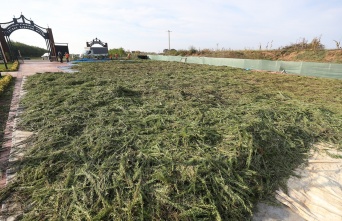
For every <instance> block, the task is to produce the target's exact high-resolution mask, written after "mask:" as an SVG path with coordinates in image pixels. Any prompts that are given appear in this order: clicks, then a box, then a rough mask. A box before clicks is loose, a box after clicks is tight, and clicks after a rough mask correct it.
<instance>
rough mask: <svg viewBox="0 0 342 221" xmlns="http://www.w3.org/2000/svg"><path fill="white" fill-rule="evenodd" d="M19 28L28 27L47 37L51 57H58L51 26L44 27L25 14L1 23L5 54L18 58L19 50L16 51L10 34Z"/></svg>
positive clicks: (0, 40) (1, 39)
mask: <svg viewBox="0 0 342 221" xmlns="http://www.w3.org/2000/svg"><path fill="white" fill-rule="evenodd" d="M19 29H28V30H32V31H34V32H36V33H38V34H39V35H40V36H42V37H43V38H44V39H45V42H46V47H47V50H48V51H49V52H50V56H51V57H56V49H55V42H54V39H53V35H52V29H51V28H43V27H41V26H39V25H37V24H35V23H34V22H33V21H32V20H30V19H27V18H26V17H25V16H24V15H23V14H21V15H20V17H19V18H13V20H12V21H10V22H5V23H0V43H1V47H2V51H3V52H4V53H5V54H4V55H3V56H8V57H9V58H10V59H11V60H15V59H18V55H19V54H18V52H15V51H14V48H13V45H12V44H11V40H10V35H11V34H12V33H13V32H14V31H16V30H19Z"/></svg>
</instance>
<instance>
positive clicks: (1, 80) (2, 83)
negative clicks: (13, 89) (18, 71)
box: [0, 75, 12, 95]
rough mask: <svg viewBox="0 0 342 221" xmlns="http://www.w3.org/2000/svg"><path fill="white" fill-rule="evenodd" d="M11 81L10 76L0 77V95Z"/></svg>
mask: <svg viewBox="0 0 342 221" xmlns="http://www.w3.org/2000/svg"><path fill="white" fill-rule="evenodd" d="M11 80H12V76H11V75H5V76H4V77H0V95H1V94H2V93H3V92H4V91H5V89H6V87H7V86H8V85H9V84H10V82H11Z"/></svg>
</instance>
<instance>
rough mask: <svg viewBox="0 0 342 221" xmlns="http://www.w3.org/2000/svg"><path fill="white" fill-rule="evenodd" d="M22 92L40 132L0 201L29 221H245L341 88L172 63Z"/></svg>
mask: <svg viewBox="0 0 342 221" xmlns="http://www.w3.org/2000/svg"><path fill="white" fill-rule="evenodd" d="M77 68H78V69H79V71H80V72H79V73H74V74H61V73H48V74H37V75H34V76H32V77H29V78H28V80H27V82H26V83H25V88H26V90H28V93H27V94H26V95H25V98H24V100H23V101H22V105H23V106H24V107H25V112H24V114H23V115H22V116H21V118H20V119H21V123H20V125H21V127H22V129H25V130H30V131H34V132H35V134H36V135H35V136H33V137H32V138H31V139H30V141H29V143H28V145H29V148H28V150H27V152H26V153H25V157H24V158H23V159H22V161H21V162H20V165H17V166H18V167H19V168H20V170H19V172H18V174H17V179H16V181H15V182H13V183H11V184H10V185H8V186H7V188H6V189H3V190H1V192H0V200H1V201H4V200H5V199H8V198H9V199H11V200H14V201H16V202H18V205H20V206H21V210H22V212H23V213H22V215H21V216H20V218H21V219H22V220H246V219H248V218H249V217H250V216H251V215H252V213H253V212H252V211H253V207H254V206H255V205H256V203H257V202H258V201H259V200H263V199H266V198H268V197H270V196H272V193H273V192H274V191H275V190H276V189H277V188H279V187H284V183H285V181H286V178H288V177H289V176H290V175H291V174H292V173H293V172H292V171H293V170H294V168H296V167H297V166H298V165H299V164H301V163H303V162H305V159H307V156H308V150H309V149H310V147H311V145H312V144H313V143H315V142H317V141H326V142H332V143H335V144H337V145H339V146H341V140H342V139H341V136H342V135H341V128H342V120H341V119H342V102H341V96H342V93H341V92H342V81H339V80H328V79H316V78H307V77H299V76H292V75H280V74H267V73H261V72H246V71H243V70H240V69H231V68H227V67H214V66H205V65H194V64H184V63H172V62H157V61H144V62H126V63H123V62H116V61H115V62H108V63H100V64H96V63H91V64H86V63H85V64H82V65H81V66H78V67H77Z"/></svg>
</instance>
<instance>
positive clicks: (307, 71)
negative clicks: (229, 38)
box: [148, 55, 342, 79]
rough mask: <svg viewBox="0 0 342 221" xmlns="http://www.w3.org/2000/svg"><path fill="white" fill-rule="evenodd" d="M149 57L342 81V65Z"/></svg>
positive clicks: (151, 56) (150, 56)
mask: <svg viewBox="0 0 342 221" xmlns="http://www.w3.org/2000/svg"><path fill="white" fill-rule="evenodd" d="M148 57H149V58H150V59H152V60H159V61H177V62H185V63H193V64H207V65H215V66H229V67H235V68H242V69H246V70H263V71H276V72H282V71H285V72H286V73H290V74H299V75H305V76H314V77H325V78H335V79H342V64H332V63H314V62H294V61H269V60H252V59H236V58H210V57H182V56H163V55H148Z"/></svg>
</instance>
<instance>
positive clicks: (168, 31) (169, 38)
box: [167, 30, 172, 51]
mask: <svg viewBox="0 0 342 221" xmlns="http://www.w3.org/2000/svg"><path fill="white" fill-rule="evenodd" d="M167 32H168V33H169V51H170V32H172V31H170V30H167Z"/></svg>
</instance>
